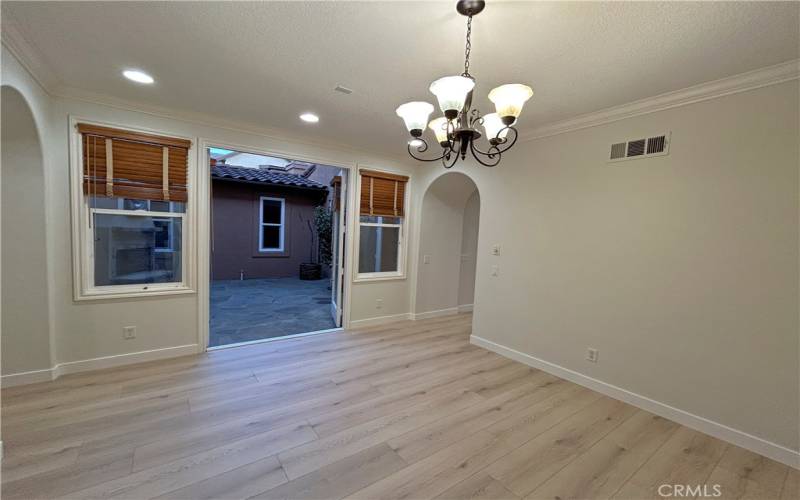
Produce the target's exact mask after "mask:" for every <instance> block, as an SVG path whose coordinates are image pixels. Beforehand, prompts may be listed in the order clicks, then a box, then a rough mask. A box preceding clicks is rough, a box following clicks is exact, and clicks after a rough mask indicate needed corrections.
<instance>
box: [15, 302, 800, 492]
mask: <svg viewBox="0 0 800 500" xmlns="http://www.w3.org/2000/svg"><path fill="white" fill-rule="evenodd" d="M470 323H471V316H470V315H459V316H450V317H445V318H436V319H430V320H424V321H416V322H410V321H409V322H401V323H395V324H392V325H384V326H379V327H373V328H367V329H362V330H354V331H348V332H340V333H331V334H324V335H318V336H312V337H303V338H298V339H292V340H285V341H278V342H272V343H266V344H258V345H253V346H249V347H241V348H236V349H228V350H223V351H215V352H212V353H209V354H205V355H200V356H188V357H183V358H177V359H173V360H167V361H159V362H153V363H144V364H140V365H134V366H127V367H123V368H117V369H111V370H104V371H99V372H92V373H82V374H75V375H70V376H66V377H63V378H61V379H59V380H57V381H55V382H48V383H44V384H36V385H29V386H23V387H16V388H11V389H5V390H3V394H2V396H3V401H2V413H3V415H2V426H3V433H2V436H3V441H4V444H5V458H4V460H3V463H2V496H3V498H4V499H8V500H11V499H40V498H41V499H53V498H69V499H85V498H128V499H149V498H160V499H192V500H194V499H244V498H261V499H340V498H358V499H377V498H380V499H389V498H398V499H400V498H406V499H422V498H444V499H461V498H486V499H495V500H496V499H523V498H525V499H561V500H566V499H571V498H575V499H578V498H581V499H589V498H591V499H599V498H624V499H637V500H638V499H646V498H661V497H659V495H658V492H657V488H658V486H659V485H661V484H664V483H667V484H683V485H686V484H688V485H703V484H708V485H713V484H719V485H720V486H721V488H722V498H754V499H771V498H775V499H780V498H799V497H800V496H798V487H800V480H799V479H798V472H797V471H795V470H790V469H789V468H788V467H786V466H784V465H782V464H779V463H777V462H774V461H772V460H769V459H767V458H764V457H761V456H759V455H756V454H754V453H751V452H749V451H746V450H743V449H741V448H737V447H736V446H733V445H729V444H726V443H724V442H722V441H719V440H717V439H714V438H712V437H709V436H706V435H704V434H701V433H699V432H696V431H693V430H690V429H688V428H686V427H682V426H680V425H678V424H676V423H674V422H670V421H669V420H666V419H663V418H661V417H657V416H655V415H652V414H649V413H647V412H645V411H642V410H639V409H636V408H634V407H632V406H630V405H627V404H625V403H622V402H619V401H615V400H613V399H611V398H608V397H606V396H603V395H601V394H598V393H596V392H593V391H590V390H588V389H585V388H583V387H580V386H577V385H575V384H572V383H570V382H567V381H564V380H560V379H558V378H556V377H554V376H552V375H549V374H547V373H544V372H541V371H538V370H535V369H531V368H529V367H527V366H524V365H521V364H519V363H516V362H513V361H510V360H507V359H505V358H502V357H500V356H498V355H496V354H494V353H491V352H488V351H485V350H483V349H481V348H478V347H475V346H472V345H470V344H469V334H470ZM709 487H710V486H709Z"/></svg>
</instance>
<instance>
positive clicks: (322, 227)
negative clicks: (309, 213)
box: [314, 206, 333, 266]
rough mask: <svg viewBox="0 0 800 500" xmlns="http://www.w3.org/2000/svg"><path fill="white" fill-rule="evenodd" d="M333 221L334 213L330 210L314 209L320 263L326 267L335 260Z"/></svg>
mask: <svg viewBox="0 0 800 500" xmlns="http://www.w3.org/2000/svg"><path fill="white" fill-rule="evenodd" d="M332 219H333V217H332V213H331V211H330V209H329V208H327V207H325V206H318V207H316V208H315V209H314V226H315V228H316V232H317V244H318V250H319V254H318V255H319V263H320V264H322V265H325V266H330V265H331V260H332V259H333V252H332V248H331V230H332V225H331V222H332Z"/></svg>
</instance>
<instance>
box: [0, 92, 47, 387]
mask: <svg viewBox="0 0 800 500" xmlns="http://www.w3.org/2000/svg"><path fill="white" fill-rule="evenodd" d="M0 109H2V124H3V126H2V139H0V149H1V150H2V159H1V160H0V161H1V162H2V182H1V183H0V184H2V263H1V264H0V265H1V266H2V269H3V275H2V278H3V279H2V294H1V295H2V311H3V312H4V313H5V314H3V315H2V373H3V374H8V373H19V372H28V371H36V370H45V369H48V368H49V367H50V337H49V330H48V328H49V326H48V322H47V321H48V315H47V313H48V297H47V249H46V244H45V209H44V199H43V196H42V194H43V193H44V163H43V159H42V150H41V145H40V142H39V133H38V131H37V130H36V124H35V122H34V119H33V115H32V114H31V110H30V107H29V106H28V104H27V103H26V102H25V100H24V98H23V97H22V94H20V93H19V92H18V91H17V90H15V89H14V88H12V87H7V86H4V87H3V88H2V99H0Z"/></svg>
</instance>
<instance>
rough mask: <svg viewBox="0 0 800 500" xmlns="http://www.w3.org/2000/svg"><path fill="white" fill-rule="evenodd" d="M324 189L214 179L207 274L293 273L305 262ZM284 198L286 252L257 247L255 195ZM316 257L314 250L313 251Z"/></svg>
mask: <svg viewBox="0 0 800 500" xmlns="http://www.w3.org/2000/svg"><path fill="white" fill-rule="evenodd" d="M326 195H327V192H326V191H322V192H320V191H314V190H307V189H298V188H288V187H287V188H281V187H278V186H265V185H260V184H247V183H242V182H231V181H221V180H216V179H214V180H213V181H212V194H211V204H212V220H213V227H212V239H213V243H212V245H213V246H212V247H211V279H212V280H232V279H236V280H238V279H239V273H240V271H242V270H243V271H244V277H245V279H253V278H279V277H296V276H298V274H299V267H300V263H302V262H308V260H309V252H310V248H311V234H310V232H309V230H308V224H307V223H306V221H310V222H311V224H312V226H313V223H314V207H316V206H318V205H320V204H322V203H324V201H325V196H326ZM261 196H270V197H275V198H284V199H285V200H286V214H285V229H284V230H285V239H284V251H283V252H280V253H274V252H270V253H263V252H259V251H258V220H259V218H258V216H259V213H258V210H259V198H260V197H261ZM314 258H315V259H316V252H315V255H314Z"/></svg>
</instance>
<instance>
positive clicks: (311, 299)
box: [209, 278, 336, 347]
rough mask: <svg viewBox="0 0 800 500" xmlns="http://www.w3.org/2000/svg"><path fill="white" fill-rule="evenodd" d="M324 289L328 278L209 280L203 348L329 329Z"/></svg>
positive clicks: (328, 296)
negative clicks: (208, 312) (208, 313)
mask: <svg viewBox="0 0 800 500" xmlns="http://www.w3.org/2000/svg"><path fill="white" fill-rule="evenodd" d="M329 285H330V280H328V279H321V280H317V281H301V280H299V279H298V278H269V279H252V280H243V281H240V280H232V281H212V282H211V328H210V334H209V337H210V338H209V346H211V347H213V346H219V345H226V344H234V343H237V342H247V341H250V340H261V339H266V338H273V337H283V336H284V335H292V334H296V333H306V332H315V331H318V330H325V329H328V328H335V327H336V325H335V323H334V322H333V318H332V317H331V312H330V311H331V291H330V290H329V289H328V286H329Z"/></svg>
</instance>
